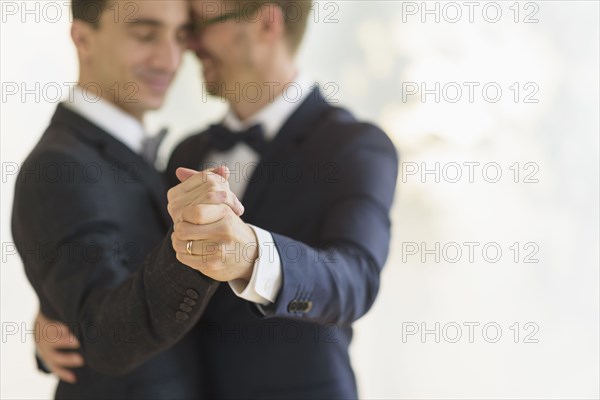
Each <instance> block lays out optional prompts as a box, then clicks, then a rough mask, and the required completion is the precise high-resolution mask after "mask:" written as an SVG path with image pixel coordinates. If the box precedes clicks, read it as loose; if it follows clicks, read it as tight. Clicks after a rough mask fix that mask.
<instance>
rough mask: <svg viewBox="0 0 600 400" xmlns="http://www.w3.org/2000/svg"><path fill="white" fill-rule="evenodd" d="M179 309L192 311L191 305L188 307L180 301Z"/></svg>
mask: <svg viewBox="0 0 600 400" xmlns="http://www.w3.org/2000/svg"><path fill="white" fill-rule="evenodd" d="M179 309H180V310H181V311H185V312H191V311H192V307H190V306H189V305H187V304H185V303H181V304H180V305H179Z"/></svg>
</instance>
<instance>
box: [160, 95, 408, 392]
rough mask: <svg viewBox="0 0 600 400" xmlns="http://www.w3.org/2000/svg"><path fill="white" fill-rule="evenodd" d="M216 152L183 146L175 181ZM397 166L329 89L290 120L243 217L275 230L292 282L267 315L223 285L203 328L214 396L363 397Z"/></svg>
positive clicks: (386, 143)
mask: <svg viewBox="0 0 600 400" xmlns="http://www.w3.org/2000/svg"><path fill="white" fill-rule="evenodd" d="M210 151H211V143H210V135H209V134H208V131H207V132H203V133H200V134H198V135H195V136H192V137H190V138H188V139H187V140H185V141H184V142H183V143H181V144H180V145H179V146H178V147H177V148H176V150H175V152H174V153H173V155H172V158H171V160H170V162H169V164H168V168H167V178H168V179H169V180H170V185H171V186H173V185H175V184H177V183H178V182H177V179H176V178H175V169H176V168H177V167H181V166H184V167H188V168H199V167H200V166H201V164H202V163H203V161H204V160H205V158H206V156H207V154H208V153H209V152H210ZM397 170H398V158H397V153H396V150H395V148H394V146H393V144H392V142H391V141H390V140H389V138H388V137H387V136H386V135H385V133H384V132H382V131H381V130H380V129H378V128H377V127H375V126H373V125H370V124H366V123H361V122H358V121H356V120H355V119H354V117H352V115H351V114H350V113H349V112H347V111H345V110H343V109H340V108H335V107H332V106H331V105H329V104H327V103H326V102H325V100H324V99H323V98H322V97H321V95H320V93H319V92H318V91H315V92H313V93H312V94H311V95H310V96H309V98H308V99H307V100H305V101H304V103H303V104H302V105H301V106H300V107H299V108H298V109H297V111H296V112H295V113H294V114H293V115H292V117H291V118H290V119H289V120H288V121H287V122H286V123H285V125H284V126H283V127H282V129H281V131H280V132H279V133H278V134H277V136H276V137H275V139H274V140H273V141H272V142H271V143H270V144H269V147H268V149H267V150H266V152H265V153H264V154H263V156H262V158H261V161H260V162H259V164H258V165H257V167H256V170H255V172H254V174H253V176H252V177H251V179H250V183H249V185H248V188H247V191H246V193H245V195H244V198H243V199H242V203H243V204H244V206H245V209H246V211H245V214H244V215H243V216H242V218H243V219H244V220H245V221H246V222H248V223H251V224H254V225H256V226H259V227H261V228H263V229H266V230H268V231H270V232H271V233H272V234H273V238H274V246H275V247H274V248H276V249H277V251H278V252H279V255H280V257H281V263H282V271H283V286H282V289H281V292H280V293H279V296H278V298H277V300H276V302H275V304H273V305H272V306H271V307H268V308H267V309H266V310H265V311H266V315H263V314H262V313H261V312H260V311H259V310H258V309H257V308H256V307H255V306H253V305H252V304H251V303H249V302H246V301H244V300H243V299H240V298H238V297H236V296H235V295H234V294H233V292H232V291H231V289H230V288H229V287H228V285H221V286H220V287H219V289H218V290H217V293H216V294H215V296H214V297H213V298H212V299H211V301H210V303H209V305H208V306H207V308H206V311H205V313H204V314H203V315H202V317H201V319H200V323H199V325H198V327H197V329H196V330H195V333H196V334H197V335H198V337H199V339H198V341H199V343H200V347H201V354H202V360H203V363H205V367H204V368H203V371H204V372H203V374H204V375H203V382H205V384H204V385H203V389H204V392H205V394H206V395H207V396H208V397H211V398H263V399H264V398H270V399H286V398H298V399H333V398H355V397H357V392H356V384H355V379H354V375H353V372H352V368H351V365H350V359H349V355H348V347H349V344H350V340H351V338H352V328H351V324H352V322H353V321H355V320H356V319H358V318H359V317H361V316H362V315H363V314H365V313H366V312H367V311H368V310H369V308H370V307H371V305H372V304H373V301H374V300H375V297H376V295H377V291H378V288H379V275H380V272H381V269H382V267H383V265H384V263H385V260H386V258H387V254H388V246H389V242H390V219H389V210H390V206H391V204H392V199H393V195H394V190H395V186H396V177H397ZM238 176H239V174H238ZM263 256H264V255H263Z"/></svg>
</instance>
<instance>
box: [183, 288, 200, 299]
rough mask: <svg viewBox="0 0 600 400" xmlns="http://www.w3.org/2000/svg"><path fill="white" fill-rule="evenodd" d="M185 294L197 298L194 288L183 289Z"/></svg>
mask: <svg viewBox="0 0 600 400" xmlns="http://www.w3.org/2000/svg"><path fill="white" fill-rule="evenodd" d="M185 294H187V295H188V297H189V298H191V299H194V300H196V299H197V298H198V292H196V291H195V290H194V289H188V290H186V291H185Z"/></svg>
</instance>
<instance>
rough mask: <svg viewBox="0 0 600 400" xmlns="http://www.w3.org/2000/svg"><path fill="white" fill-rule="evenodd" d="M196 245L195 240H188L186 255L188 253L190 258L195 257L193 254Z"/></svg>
mask: <svg viewBox="0 0 600 400" xmlns="http://www.w3.org/2000/svg"><path fill="white" fill-rule="evenodd" d="M193 244H194V241H193V240H188V242H187V244H186V246H185V251H186V253H188V254H189V255H190V256H193V255H194V254H193V253H192V245H193Z"/></svg>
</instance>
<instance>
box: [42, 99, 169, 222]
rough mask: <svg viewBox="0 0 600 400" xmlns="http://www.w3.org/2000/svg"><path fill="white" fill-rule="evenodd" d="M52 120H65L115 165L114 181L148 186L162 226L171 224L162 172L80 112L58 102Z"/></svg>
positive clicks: (78, 135)
mask: <svg viewBox="0 0 600 400" xmlns="http://www.w3.org/2000/svg"><path fill="white" fill-rule="evenodd" d="M52 121H53V122H57V123H61V124H67V125H69V126H70V127H72V128H74V129H73V130H72V132H74V134H75V135H76V136H77V138H78V139H80V140H82V141H84V142H86V143H88V145H90V146H92V147H94V148H96V150H97V151H98V153H99V155H100V156H101V157H102V158H104V159H106V160H107V161H109V162H110V163H111V164H113V165H115V167H116V168H115V170H114V171H111V172H113V173H114V175H113V179H115V182H140V183H142V184H143V185H144V187H145V188H146V189H147V190H148V192H149V194H150V197H151V198H152V202H153V203H154V206H155V207H156V211H157V213H158V214H159V215H160V216H161V218H162V220H163V223H164V225H165V229H167V228H168V227H169V226H170V225H171V218H170V217H169V214H168V212H167V199H166V198H167V196H166V185H165V182H164V178H163V176H162V175H161V174H160V173H159V172H158V171H156V169H155V168H154V167H153V166H151V165H149V164H148V163H147V162H146V161H144V159H143V158H142V157H141V156H140V155H139V154H136V153H135V152H133V151H132V150H131V149H130V148H129V147H127V146H126V145H125V144H124V143H122V142H120V141H119V140H117V139H115V138H114V137H113V136H112V135H110V134H109V133H108V132H106V131H104V130H103V129H101V128H99V127H98V126H96V125H94V124H93V123H91V122H90V121H88V120H87V119H85V118H83V117H82V116H80V115H79V114H77V113H75V112H73V111H71V110H69V109H68V108H66V107H65V106H64V105H62V104H60V105H59V106H58V108H57V110H56V113H55V115H54V118H53V120H52Z"/></svg>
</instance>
